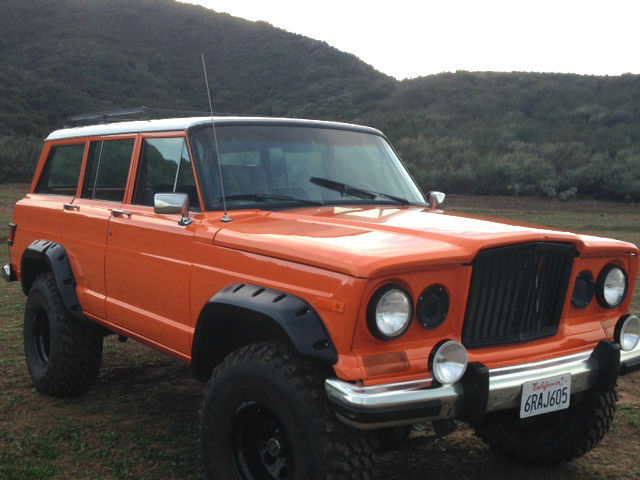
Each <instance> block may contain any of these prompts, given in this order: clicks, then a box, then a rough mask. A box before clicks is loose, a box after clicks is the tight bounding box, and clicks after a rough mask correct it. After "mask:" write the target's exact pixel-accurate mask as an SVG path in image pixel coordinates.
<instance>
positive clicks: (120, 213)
mask: <svg viewBox="0 0 640 480" xmlns="http://www.w3.org/2000/svg"><path fill="white" fill-rule="evenodd" d="M111 215H113V216H114V217H120V216H124V217H130V216H131V215H133V213H132V212H127V211H126V210H118V209H116V208H114V209H112V210H111Z"/></svg>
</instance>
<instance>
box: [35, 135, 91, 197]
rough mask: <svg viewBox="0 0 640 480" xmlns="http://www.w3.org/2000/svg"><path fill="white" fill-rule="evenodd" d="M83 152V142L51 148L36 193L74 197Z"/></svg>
mask: <svg viewBox="0 0 640 480" xmlns="http://www.w3.org/2000/svg"><path fill="white" fill-rule="evenodd" d="M83 154H84V143H80V144H76V145H58V146H56V147H53V148H51V151H50V152H49V157H48V158H47V163H46V164H45V166H44V169H43V170H42V175H40V179H39V180H38V185H37V186H36V190H35V191H36V193H49V194H53V195H67V196H69V197H75V195H76V190H77V188H78V178H79V177H80V167H81V166H82V155H83Z"/></svg>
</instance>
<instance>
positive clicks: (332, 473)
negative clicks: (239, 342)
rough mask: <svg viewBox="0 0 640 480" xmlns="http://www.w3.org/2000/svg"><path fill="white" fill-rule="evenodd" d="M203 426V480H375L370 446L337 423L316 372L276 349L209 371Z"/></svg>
mask: <svg viewBox="0 0 640 480" xmlns="http://www.w3.org/2000/svg"><path fill="white" fill-rule="evenodd" d="M200 421H201V423H200V428H201V440H202V448H203V459H204V467H205V478H207V479H218V478H220V479H222V478H225V479H226V478H228V479H233V480H235V479H241V480H289V479H295V480H303V479H304V480H311V479H317V480H321V479H322V480H324V479H333V480H338V479H352V480H356V479H357V480H365V479H371V478H374V476H373V475H374V458H373V456H374V453H373V449H372V446H371V442H370V438H369V437H368V436H367V435H366V434H363V433H361V432H357V431H354V430H351V429H349V428H348V427H347V426H345V425H343V424H342V423H340V422H339V421H338V420H337V418H336V417H335V415H334V413H333V412H332V411H331V410H330V408H329V406H328V402H327V400H326V394H325V393H324V388H323V377H322V375H321V374H320V372H319V371H318V370H317V369H316V368H315V367H314V365H313V364H311V363H309V362H306V361H304V360H301V359H299V358H297V357H295V356H294V355H293V354H292V353H291V352H290V351H289V350H288V349H287V348H286V347H284V346H283V345H280V344H277V343H262V344H255V345H250V346H247V347H244V348H242V349H240V350H238V351H236V352H234V353H232V354H231V355H229V357H227V359H226V360H225V361H224V362H223V364H221V365H220V366H218V367H217V368H216V369H215V370H214V372H213V375H212V377H211V380H210V381H209V383H208V385H207V388H206V390H205V395H204V400H203V404H202V410H201V416H200Z"/></svg>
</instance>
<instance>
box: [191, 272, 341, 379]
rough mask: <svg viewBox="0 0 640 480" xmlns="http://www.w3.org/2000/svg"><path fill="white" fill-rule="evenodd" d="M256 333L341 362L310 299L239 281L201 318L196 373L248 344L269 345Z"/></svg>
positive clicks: (317, 357)
mask: <svg viewBox="0 0 640 480" xmlns="http://www.w3.org/2000/svg"><path fill="white" fill-rule="evenodd" d="M223 325H225V326H224V327H223ZM218 326H220V328H218ZM231 331H233V332H234V333H233V334H227V332H231ZM256 332H269V333H270V334H272V335H273V336H274V337H275V338H281V339H283V340H288V341H289V342H290V343H291V345H292V346H293V348H294V349H295V350H296V351H297V352H298V353H299V354H300V355H303V356H305V357H310V358H312V359H315V360H319V361H321V362H323V363H326V364H330V365H333V364H335V363H336V362H337V361H338V353H337V351H336V348H335V345H334V343H333V341H332V340H331V337H330V335H329V332H328V331H327V329H326V327H325V325H324V323H323V322H322V319H321V318H320V316H319V315H318V314H317V313H316V311H315V310H314V309H313V307H312V306H311V305H309V304H308V303H307V302H306V301H305V300H303V299H302V298H300V297H297V296H295V295H291V294H288V293H284V292H281V291H279V290H273V289H271V288H265V287H261V286H259V285H253V284H248V283H234V284H231V285H228V286H226V287H225V288H223V289H222V290H220V291H219V292H218V293H216V294H215V295H214V296H213V297H212V298H211V299H210V300H209V302H208V303H207V305H206V306H205V307H204V308H203V310H202V312H201V314H200V317H199V319H198V326H197V327H196V332H195V338H194V344H193V358H192V362H193V366H194V370H195V371H198V370H199V368H200V367H202V366H204V364H206V363H211V362H212V361H213V363H217V362H219V361H222V359H223V358H224V356H226V355H227V354H228V353H230V352H231V351H233V350H234V349H235V348H238V347H239V346H241V345H242V344H247V343H253V342H254V341H264V340H265V338H261V337H260V335H259V334H258V335H256ZM207 337H209V339H207ZM234 337H235V338H234ZM254 337H255V338H254ZM211 339H213V342H211ZM207 350H212V351H207ZM205 357H208V358H205ZM216 357H217V358H216ZM220 357H222V358H220ZM214 358H215V360H213V359H214Z"/></svg>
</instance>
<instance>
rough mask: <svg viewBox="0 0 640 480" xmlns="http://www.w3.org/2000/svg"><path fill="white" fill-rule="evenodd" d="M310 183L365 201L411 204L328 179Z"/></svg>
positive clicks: (318, 178) (390, 196)
mask: <svg viewBox="0 0 640 480" xmlns="http://www.w3.org/2000/svg"><path fill="white" fill-rule="evenodd" d="M310 181H311V183H314V184H316V185H319V186H321V187H324V188H328V189H330V190H335V191H336V192H340V193H341V194H343V195H352V196H354V197H359V198H363V199H366V200H373V199H374V198H376V197H384V198H387V199H389V200H393V201H394V202H396V203H400V204H401V205H409V204H411V202H410V201H409V200H407V199H406V198H402V197H396V196H395V195H391V194H389V193H380V192H374V191H371V190H366V189H364V188H360V187H354V186H353V185H349V184H348V183H342V182H336V181H335V180H329V179H328V178H320V177H311V179H310Z"/></svg>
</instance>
